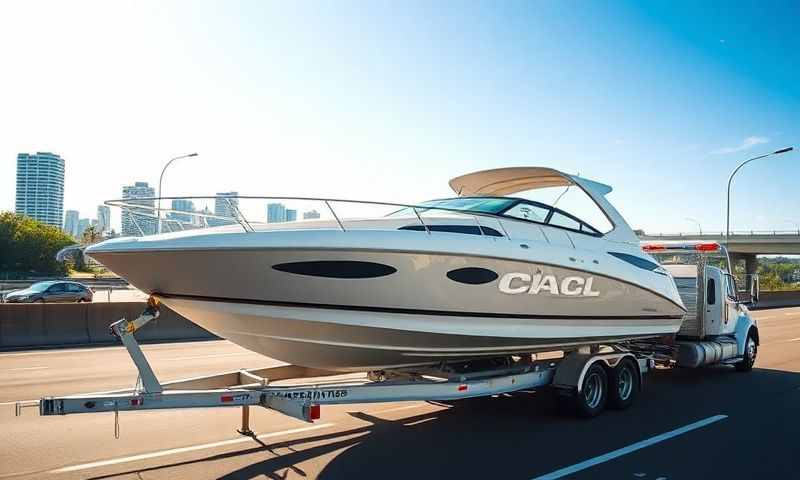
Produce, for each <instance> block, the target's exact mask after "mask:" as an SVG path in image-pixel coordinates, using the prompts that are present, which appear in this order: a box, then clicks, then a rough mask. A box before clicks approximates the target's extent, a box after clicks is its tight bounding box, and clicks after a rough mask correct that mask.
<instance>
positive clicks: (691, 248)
mask: <svg viewBox="0 0 800 480" xmlns="http://www.w3.org/2000/svg"><path fill="white" fill-rule="evenodd" d="M642 250H643V251H645V252H647V253H655V252H665V251H668V250H680V251H687V252H718V251H720V245H719V243H717V242H702V243H646V244H643V245H642Z"/></svg>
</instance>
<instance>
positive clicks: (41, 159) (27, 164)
mask: <svg viewBox="0 0 800 480" xmlns="http://www.w3.org/2000/svg"><path fill="white" fill-rule="evenodd" d="M16 211H17V213H21V214H23V215H27V216H29V217H31V218H33V219H35V220H39V221H40V222H43V223H46V224H48V225H53V226H54V227H58V228H61V225H62V223H61V221H62V220H63V218H64V159H63V158H61V157H59V156H58V155H56V154H54V153H49V152H37V153H35V154H28V153H20V154H18V155H17V198H16Z"/></svg>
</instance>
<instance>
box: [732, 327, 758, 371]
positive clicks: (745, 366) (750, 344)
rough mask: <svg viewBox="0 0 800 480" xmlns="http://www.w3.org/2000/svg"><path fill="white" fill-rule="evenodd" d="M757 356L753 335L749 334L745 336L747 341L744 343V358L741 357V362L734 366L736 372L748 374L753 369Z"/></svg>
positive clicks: (756, 346)
mask: <svg viewBox="0 0 800 480" xmlns="http://www.w3.org/2000/svg"><path fill="white" fill-rule="evenodd" d="M757 355H758V345H756V339H755V338H754V337H753V333H752V332H750V333H748V334H747V340H745V342H744V356H743V357H742V361H741V362H738V363H736V364H735V366H736V370H737V371H739V372H749V371H750V370H752V369H753V365H754V364H755V363H756V356H757Z"/></svg>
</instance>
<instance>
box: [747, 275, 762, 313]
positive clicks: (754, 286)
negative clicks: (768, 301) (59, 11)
mask: <svg viewBox="0 0 800 480" xmlns="http://www.w3.org/2000/svg"><path fill="white" fill-rule="evenodd" d="M760 293H761V288H760V286H759V284H758V274H757V273H756V274H754V275H753V279H752V280H751V281H750V298H751V301H752V302H753V305H755V304H757V303H758V296H759V295H760Z"/></svg>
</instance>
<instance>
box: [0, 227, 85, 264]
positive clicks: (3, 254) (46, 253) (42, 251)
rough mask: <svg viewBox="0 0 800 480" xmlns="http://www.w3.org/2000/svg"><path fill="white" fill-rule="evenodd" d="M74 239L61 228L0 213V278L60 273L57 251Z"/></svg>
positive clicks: (72, 242)
mask: <svg viewBox="0 0 800 480" xmlns="http://www.w3.org/2000/svg"><path fill="white" fill-rule="evenodd" d="M74 243H75V240H74V239H73V238H72V237H70V236H69V235H67V234H66V233H64V232H62V231H61V230H60V229H58V228H56V227H53V226H50V225H45V224H44V223H41V222H38V221H36V220H33V219H32V218H30V217H26V216H24V215H19V214H16V213H12V212H2V213H0V278H3V279H13V278H26V277H36V276H50V275H59V276H63V275H66V274H67V273H68V267H67V265H65V264H63V263H61V262H58V261H56V253H58V251H59V250H61V249H62V248H64V247H67V246H69V245H73V244H74Z"/></svg>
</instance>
